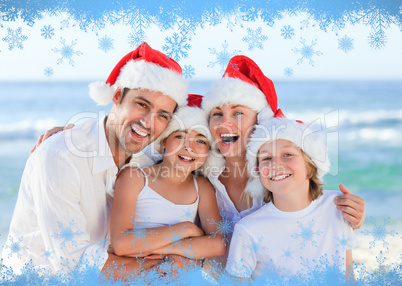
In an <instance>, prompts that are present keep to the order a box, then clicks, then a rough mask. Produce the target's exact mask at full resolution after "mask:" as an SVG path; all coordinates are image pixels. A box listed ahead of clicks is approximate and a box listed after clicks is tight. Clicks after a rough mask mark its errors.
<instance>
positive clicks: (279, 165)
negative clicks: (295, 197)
mask: <svg viewBox="0 0 402 286" xmlns="http://www.w3.org/2000/svg"><path fill="white" fill-rule="evenodd" d="M258 162H259V163H258V169H259V172H260V179H261V183H262V184H263V185H264V187H265V188H267V189H268V190H270V191H271V192H272V193H273V195H274V196H275V195H284V194H289V193H290V192H292V193H294V192H298V193H299V192H306V193H307V194H308V192H309V178H308V171H307V166H306V162H305V160H304V157H303V153H302V151H301V150H300V149H299V148H297V147H296V146H294V145H293V143H292V142H290V141H287V140H283V139H279V140H276V141H273V142H270V143H265V144H264V145H262V147H261V148H260V150H259V152H258Z"/></svg>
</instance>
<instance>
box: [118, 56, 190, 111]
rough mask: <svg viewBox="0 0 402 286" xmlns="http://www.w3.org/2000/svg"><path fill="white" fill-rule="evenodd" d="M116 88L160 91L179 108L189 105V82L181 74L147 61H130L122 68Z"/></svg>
mask: <svg viewBox="0 0 402 286" xmlns="http://www.w3.org/2000/svg"><path fill="white" fill-rule="evenodd" d="M116 86H118V87H120V88H125V87H128V88H130V89H133V88H141V89H149V90H151V91H159V92H161V93H162V94H164V95H167V96H169V97H171V98H172V99H173V100H174V101H176V102H177V104H178V105H179V106H185V105H186V104H187V97H188V83H187V81H186V80H185V79H183V77H182V76H181V75H180V74H178V73H176V72H174V71H172V70H170V69H168V68H164V67H161V66H159V65H157V64H154V63H150V62H147V61H145V60H139V61H134V60H130V61H128V62H127V64H125V65H124V67H122V68H121V71H120V75H119V76H118V77H117V80H116Z"/></svg>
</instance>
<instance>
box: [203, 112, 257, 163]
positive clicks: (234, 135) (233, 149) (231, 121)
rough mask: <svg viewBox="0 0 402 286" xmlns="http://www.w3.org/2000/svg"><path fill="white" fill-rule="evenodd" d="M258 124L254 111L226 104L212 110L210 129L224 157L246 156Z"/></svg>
mask: <svg viewBox="0 0 402 286" xmlns="http://www.w3.org/2000/svg"><path fill="white" fill-rule="evenodd" d="M256 123H257V113H256V112H255V111H254V110H251V109H250V108H248V107H246V106H244V105H237V104H224V105H222V106H217V107H215V108H214V109H212V110H211V114H210V119H209V129H210V130H211V133H212V136H213V137H214V140H215V142H216V143H217V146H218V148H219V151H220V152H221V153H222V155H223V156H225V157H235V156H245V154H246V151H247V142H248V139H249V136H250V134H251V133H252V132H253V130H254V125H255V124H256Z"/></svg>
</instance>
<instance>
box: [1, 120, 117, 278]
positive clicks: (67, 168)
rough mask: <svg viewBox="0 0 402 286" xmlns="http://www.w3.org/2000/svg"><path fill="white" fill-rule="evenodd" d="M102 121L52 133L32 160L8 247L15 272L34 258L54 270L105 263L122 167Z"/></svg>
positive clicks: (6, 262)
mask: <svg viewBox="0 0 402 286" xmlns="http://www.w3.org/2000/svg"><path fill="white" fill-rule="evenodd" d="M103 122H104V118H102V119H101V120H99V121H97V120H91V121H87V122H85V123H83V124H82V125H80V126H76V127H74V128H73V129H71V130H67V131H65V132H61V133H59V134H56V135H53V136H52V137H51V138H49V139H48V140H47V141H45V142H44V143H43V144H42V145H41V146H40V147H39V148H38V149H37V150H36V151H35V152H34V153H33V154H32V155H31V156H30V158H29V159H28V161H27V164H26V167H25V170H24V174H23V176H22V180H21V186H20V189H19V194H18V200H17V204H16V207H15V210H14V215H13V218H12V221H11V225H10V232H9V236H8V239H7V242H6V244H5V246H4V249H3V264H4V265H6V266H9V267H12V268H13V271H14V273H20V272H21V269H22V268H23V267H24V265H25V264H27V263H29V262H30V261H31V263H32V264H33V265H34V266H35V267H36V268H42V269H45V270H46V271H50V272H55V271H59V270H62V271H68V270H70V268H71V267H72V266H74V265H77V264H78V265H79V264H81V263H89V264H93V265H97V266H98V267H99V269H101V268H102V267H103V265H104V263H105V261H106V259H107V257H108V254H107V251H106V249H107V245H108V243H107V240H106V238H107V234H108V229H109V219H110V213H111V207H112V195H113V188H114V184H115V180H116V174H117V171H118V169H117V167H116V165H115V163H114V161H113V157H112V155H111V151H110V148H109V145H108V143H107V140H106V135H105V128H104V124H103ZM16 246H18V247H16Z"/></svg>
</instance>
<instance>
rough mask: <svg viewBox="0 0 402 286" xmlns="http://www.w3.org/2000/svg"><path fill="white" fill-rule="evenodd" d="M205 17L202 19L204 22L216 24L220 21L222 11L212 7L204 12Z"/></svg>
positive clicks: (211, 24)
mask: <svg viewBox="0 0 402 286" xmlns="http://www.w3.org/2000/svg"><path fill="white" fill-rule="evenodd" d="M205 15H206V18H205V19H203V22H204V23H209V25H210V26H216V25H218V24H220V23H221V22H222V19H223V13H222V11H221V10H220V9H218V8H216V7H213V8H212V10H211V11H208V12H207V13H205Z"/></svg>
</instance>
